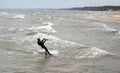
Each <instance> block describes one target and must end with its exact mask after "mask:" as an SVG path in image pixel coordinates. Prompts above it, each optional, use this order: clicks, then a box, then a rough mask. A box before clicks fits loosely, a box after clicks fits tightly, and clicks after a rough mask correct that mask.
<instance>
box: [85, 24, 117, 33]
mask: <svg viewBox="0 0 120 73" xmlns="http://www.w3.org/2000/svg"><path fill="white" fill-rule="evenodd" d="M96 25H98V27H96V28H87V30H101V31H107V32H114V31H118V30H117V29H114V28H111V27H108V26H107V25H105V24H96Z"/></svg>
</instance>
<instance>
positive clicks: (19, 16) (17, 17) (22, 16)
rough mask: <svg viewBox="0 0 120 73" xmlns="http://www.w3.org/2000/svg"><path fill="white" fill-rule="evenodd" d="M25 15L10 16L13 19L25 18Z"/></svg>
mask: <svg viewBox="0 0 120 73" xmlns="http://www.w3.org/2000/svg"><path fill="white" fill-rule="evenodd" d="M25 16H26V15H24V14H14V15H13V17H11V18H14V19H23V18H25Z"/></svg>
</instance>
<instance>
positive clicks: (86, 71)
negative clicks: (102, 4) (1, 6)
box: [0, 10, 120, 73]
mask: <svg viewBox="0 0 120 73" xmlns="http://www.w3.org/2000/svg"><path fill="white" fill-rule="evenodd" d="M101 15H120V12H119V11H118V12H117V11H116V12H110V11H108V12H103V11H102V12H98V11H96V12H95V11H94V12H91V11H64V10H0V72H1V73H120V54H119V53H120V45H119V43H120V22H119V21H110V20H100V19H96V18H94V17H95V16H101ZM51 30H52V31H51ZM50 31H51V33H50V35H49V36H48V35H47V34H48V33H49V32H50ZM39 37H40V38H45V37H46V38H48V39H49V40H48V41H47V42H46V46H47V48H48V49H49V50H50V52H51V53H52V54H54V56H52V57H48V58H45V56H44V50H41V48H40V47H39V46H38V45H37V43H36V42H37V38H39Z"/></svg>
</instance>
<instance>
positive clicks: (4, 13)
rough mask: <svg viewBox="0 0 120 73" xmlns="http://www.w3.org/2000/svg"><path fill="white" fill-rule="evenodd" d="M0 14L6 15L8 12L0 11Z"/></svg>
mask: <svg viewBox="0 0 120 73" xmlns="http://www.w3.org/2000/svg"><path fill="white" fill-rule="evenodd" d="M0 14H1V15H8V14H9V13H8V12H1V13H0Z"/></svg>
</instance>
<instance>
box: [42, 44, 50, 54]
mask: <svg viewBox="0 0 120 73" xmlns="http://www.w3.org/2000/svg"><path fill="white" fill-rule="evenodd" d="M43 48H44V49H45V52H46V54H49V55H50V56H51V54H50V52H49V51H48V49H47V48H46V47H45V46H43Z"/></svg>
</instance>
